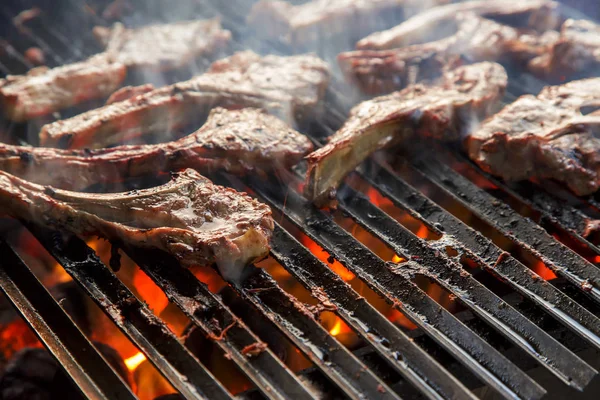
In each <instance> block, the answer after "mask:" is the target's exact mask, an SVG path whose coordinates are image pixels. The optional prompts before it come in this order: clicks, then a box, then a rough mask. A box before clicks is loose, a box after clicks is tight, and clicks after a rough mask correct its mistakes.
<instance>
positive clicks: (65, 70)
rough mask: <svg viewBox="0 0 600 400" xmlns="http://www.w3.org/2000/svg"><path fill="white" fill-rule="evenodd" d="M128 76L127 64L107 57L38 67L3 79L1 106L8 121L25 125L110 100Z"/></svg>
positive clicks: (0, 89) (0, 96)
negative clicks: (75, 107) (91, 102)
mask: <svg viewBox="0 0 600 400" xmlns="http://www.w3.org/2000/svg"><path fill="white" fill-rule="evenodd" d="M126 74H127V70H126V67H125V65H123V64H122V63H119V62H115V61H113V60H112V59H111V58H110V57H109V56H108V55H107V54H100V55H97V56H94V57H91V58H89V59H87V60H85V61H81V62H78V63H74V64H68V65H64V66H61V67H57V68H51V69H49V68H47V67H37V68H34V69H32V70H30V71H29V72H28V73H27V74H26V75H9V76H8V77H6V79H0V104H1V106H2V111H3V113H4V115H5V116H6V117H7V118H9V119H11V120H13V121H16V122H23V121H27V120H29V119H32V118H36V117H41V116H44V115H48V114H52V113H53V112H56V111H59V110H62V109H64V108H67V107H72V106H74V105H76V104H79V103H81V102H84V101H87V100H91V99H97V98H102V97H106V96H108V95H109V94H111V93H112V92H114V91H115V90H116V89H117V88H118V87H119V86H120V85H121V83H122V82H123V80H124V79H125V75H126Z"/></svg>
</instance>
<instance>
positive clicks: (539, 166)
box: [466, 78, 600, 195]
mask: <svg viewBox="0 0 600 400" xmlns="http://www.w3.org/2000/svg"><path fill="white" fill-rule="evenodd" d="M599 93H600V79H598V78H592V79H583V80H579V81H573V82H570V83H567V84H565V85H560V86H549V87H546V88H544V89H543V90H542V91H541V92H540V94H539V95H538V96H531V95H527V96H521V97H520V98H518V99H517V100H516V101H515V102H513V103H512V104H509V105H507V106H506V107H505V108H504V109H503V110H501V111H500V112H499V113H498V114H496V115H494V116H492V117H490V118H489V119H488V120H486V121H485V122H484V123H483V124H482V125H481V127H480V128H479V129H478V130H477V131H475V132H473V133H472V134H471V135H470V136H469V137H468V138H467V141H466V147H467V150H468V152H469V156H470V157H471V158H472V159H473V160H474V161H475V162H476V163H477V164H478V165H479V166H480V167H481V168H482V169H484V170H486V171H488V172H490V173H492V174H494V175H496V176H499V177H501V178H503V179H505V180H507V181H511V180H525V179H531V178H538V179H540V178H541V179H544V178H549V179H554V180H557V181H559V182H562V183H564V184H565V185H567V186H568V187H569V188H570V189H571V190H572V191H573V192H574V193H576V194H577V195H588V194H591V193H593V192H595V191H596V190H598V188H599V187H600V139H599V137H600V112H599V111H595V112H592V113H590V114H588V115H585V116H584V115H583V114H582V113H581V109H582V108H584V107H590V108H596V109H597V108H598V107H599V106H600V95H599Z"/></svg>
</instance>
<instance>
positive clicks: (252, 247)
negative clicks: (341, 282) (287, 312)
mask: <svg viewBox="0 0 600 400" xmlns="http://www.w3.org/2000/svg"><path fill="white" fill-rule="evenodd" d="M0 204H1V205H2V210H3V212H4V213H6V214H9V215H11V216H13V217H16V218H20V219H24V220H27V221H31V222H35V223H36V224H42V225H45V226H48V227H50V228H54V229H60V230H61V231H68V232H71V233H73V234H76V235H78V236H81V237H89V236H99V237H102V238H105V239H108V240H111V241H114V242H116V243H122V244H123V245H124V246H125V247H135V248H156V249H160V250H163V251H165V252H167V253H169V254H171V255H172V256H174V257H175V258H176V259H177V260H178V261H179V262H180V263H181V264H182V265H183V266H185V267H191V266H194V265H213V264H216V265H217V267H218V268H219V270H220V272H221V275H222V276H223V277H224V278H225V279H227V280H231V281H236V280H237V279H238V278H239V277H240V274H241V271H242V269H243V267H244V266H246V265H247V264H249V263H252V262H254V261H257V260H260V259H261V258H263V257H265V256H266V255H267V254H268V252H269V240H270V238H271V234H272V232H273V228H274V227H273V219H272V216H271V210H270V209H269V207H268V206H266V205H264V204H261V203H259V202H258V201H257V200H255V199H252V198H251V197H249V196H247V195H246V194H245V193H239V192H236V191H235V190H233V189H229V188H225V187H222V186H217V185H215V184H213V183H212V182H211V181H210V180H208V179H207V178H205V177H203V176H202V175H200V174H199V173H197V172H196V171H194V170H186V171H184V172H182V173H180V174H177V175H175V177H174V178H173V179H172V180H171V181H170V182H168V183H167V184H165V185H162V186H158V187H155V188H152V189H144V190H139V191H132V192H127V193H115V194H89V193H78V192H69V191H64V190H58V189H52V188H50V187H43V186H40V185H36V184H33V183H31V182H28V181H25V180H23V179H20V178H17V177H15V176H14V175H10V174H8V173H6V172H0Z"/></svg>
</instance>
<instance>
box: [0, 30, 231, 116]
mask: <svg viewBox="0 0 600 400" xmlns="http://www.w3.org/2000/svg"><path fill="white" fill-rule="evenodd" d="M95 32H96V35H97V36H98V37H99V38H101V40H102V41H103V42H104V43H105V45H106V51H105V52H103V53H101V54H98V55H96V56H93V57H91V58H89V59H87V60H84V61H81V62H78V63H74V64H68V65H64V66H61V67H57V68H52V69H48V68H46V67H38V68H34V69H32V70H31V71H29V72H28V73H27V74H26V75H19V76H9V77H8V78H6V79H1V80H0V104H1V105H2V110H3V111H4V113H5V115H6V116H7V118H9V119H11V120H14V121H17V122H23V121H27V120H29V119H32V118H36V117H40V116H43V115H48V114H52V113H53V112H56V111H60V110H62V109H65V108H68V107H72V106H74V105H77V104H80V103H82V102H84V101H87V100H92V99H98V98H103V97H106V96H108V95H110V94H111V93H112V92H114V91H115V90H116V89H117V88H118V87H119V86H120V85H121V83H123V81H124V79H125V76H126V74H127V68H150V69H158V70H166V69H173V68H177V67H180V66H182V65H185V64H187V63H188V62H189V61H190V60H192V59H194V58H197V57H200V56H205V55H208V54H212V53H214V52H215V51H216V50H217V49H220V48H222V47H223V46H225V44H226V43H227V42H228V41H229V39H230V37H231V34H230V32H229V31H226V30H223V29H222V28H221V23H220V21H219V20H218V19H213V20H207V21H193V22H179V23H173V24H162V25H151V26H147V27H142V28H138V29H125V28H124V27H123V26H122V25H121V24H116V25H115V26H114V27H113V28H112V29H109V28H100V27H97V28H96V29H95Z"/></svg>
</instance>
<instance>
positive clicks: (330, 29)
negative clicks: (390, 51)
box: [248, 0, 449, 49]
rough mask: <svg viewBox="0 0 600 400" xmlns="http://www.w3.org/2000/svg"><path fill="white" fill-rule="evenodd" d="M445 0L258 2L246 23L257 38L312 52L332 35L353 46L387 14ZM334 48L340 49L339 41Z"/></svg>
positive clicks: (411, 11) (445, 0)
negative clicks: (294, 3)
mask: <svg viewBox="0 0 600 400" xmlns="http://www.w3.org/2000/svg"><path fill="white" fill-rule="evenodd" d="M448 1H449V0H422V1H415V0H370V1H369V0H337V1H330V0H313V1H309V2H307V3H304V4H300V5H292V4H290V3H288V2H286V1H268V0H261V1H259V2H258V3H256V4H254V6H253V7H252V11H251V12H250V15H249V16H248V24H249V25H250V26H251V27H252V28H253V29H254V30H255V32H256V33H257V34H258V35H259V37H261V38H267V39H277V40H282V41H283V42H285V43H286V44H288V45H290V46H292V47H293V48H295V49H311V48H312V49H314V48H315V47H316V46H319V47H320V46H322V41H323V40H324V39H330V38H332V37H334V36H335V37H337V38H341V37H344V38H347V39H348V41H349V42H351V44H350V46H352V44H353V43H354V42H355V41H356V40H357V39H358V38H361V37H364V36H365V35H367V34H369V33H371V32H374V31H376V30H379V29H384V28H385V26H384V25H385V23H384V22H383V20H384V19H385V17H386V16H389V15H390V14H394V13H396V14H400V13H401V14H403V15H404V16H410V15H414V14H416V13H417V12H419V11H421V10H424V9H426V8H429V7H433V6H436V5H440V4H446V3H448ZM349 27H350V29H349ZM341 45H342V46H343V43H342V44H341ZM336 46H338V49H339V46H340V43H339V40H336Z"/></svg>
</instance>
